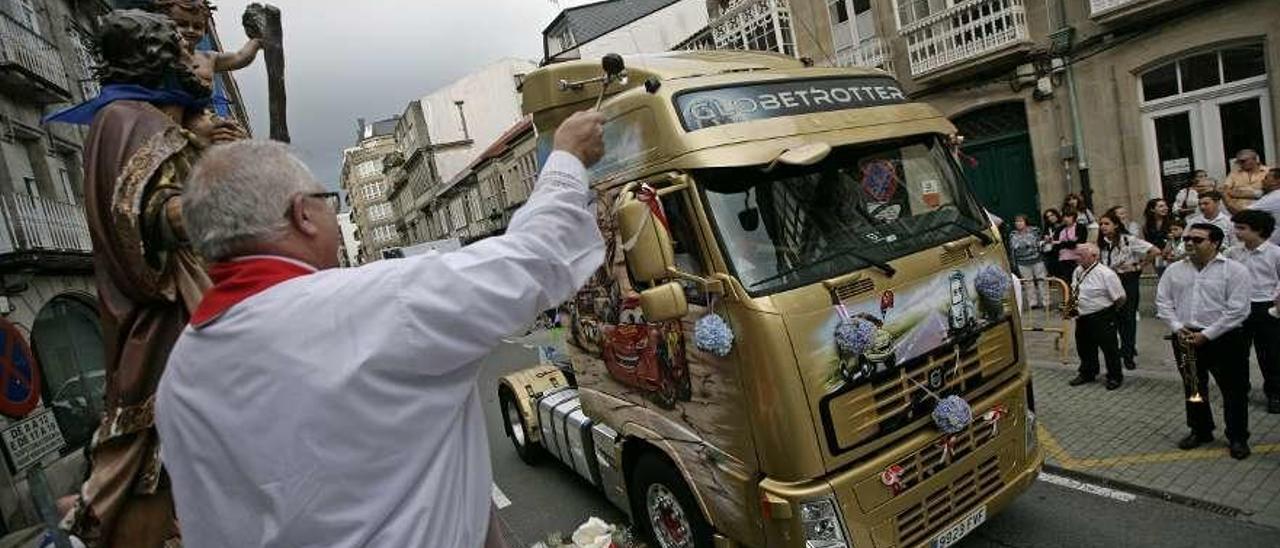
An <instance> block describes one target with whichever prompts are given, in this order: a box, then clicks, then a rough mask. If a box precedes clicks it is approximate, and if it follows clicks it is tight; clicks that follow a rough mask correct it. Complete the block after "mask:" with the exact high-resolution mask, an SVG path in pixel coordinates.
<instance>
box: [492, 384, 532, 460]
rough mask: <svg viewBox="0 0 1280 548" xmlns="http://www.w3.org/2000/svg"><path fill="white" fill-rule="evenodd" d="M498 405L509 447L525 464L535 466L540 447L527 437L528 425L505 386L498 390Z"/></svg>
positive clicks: (512, 395) (513, 397)
mask: <svg viewBox="0 0 1280 548" xmlns="http://www.w3.org/2000/svg"><path fill="white" fill-rule="evenodd" d="M498 405H499V406H500V407H501V409H502V427H503V429H504V430H506V432H507V438H509V439H510V440H511V445H514V446H515V448H516V454H517V455H519V456H520V460H522V461H524V463H525V464H528V465H530V466H532V465H534V464H537V463H538V457H540V456H541V451H540V450H541V447H539V446H538V445H537V443H536V442H534V441H533V439H532V438H530V437H529V425H528V424H527V423H525V421H524V414H523V413H521V412H520V406H519V405H517V404H516V397H515V395H514V394H512V393H511V389H509V388H507V387H505V386H503V387H502V388H499V389H498Z"/></svg>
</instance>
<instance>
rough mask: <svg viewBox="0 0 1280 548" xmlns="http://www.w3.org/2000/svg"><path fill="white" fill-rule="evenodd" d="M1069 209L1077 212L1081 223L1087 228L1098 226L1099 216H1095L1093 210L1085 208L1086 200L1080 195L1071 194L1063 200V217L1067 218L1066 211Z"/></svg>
mask: <svg viewBox="0 0 1280 548" xmlns="http://www.w3.org/2000/svg"><path fill="white" fill-rule="evenodd" d="M1068 209H1070V210H1071V211H1074V212H1076V214H1077V217H1078V219H1079V221H1080V222H1081V223H1084V225H1085V226H1086V227H1088V226H1090V225H1093V224H1097V222H1098V216H1097V215H1094V214H1093V211H1092V210H1090V209H1089V208H1087V207H1085V205H1084V198H1083V197H1081V196H1080V195H1079V194H1076V193H1074V192H1073V193H1071V194H1068V195H1067V197H1066V198H1063V200H1062V212H1063V213H1062V214H1063V216H1066V211H1067V210H1068Z"/></svg>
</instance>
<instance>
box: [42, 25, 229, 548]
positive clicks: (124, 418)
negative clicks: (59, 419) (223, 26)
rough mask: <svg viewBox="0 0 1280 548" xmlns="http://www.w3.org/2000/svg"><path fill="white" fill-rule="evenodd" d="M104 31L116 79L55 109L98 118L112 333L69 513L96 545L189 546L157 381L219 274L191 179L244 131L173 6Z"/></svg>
mask: <svg viewBox="0 0 1280 548" xmlns="http://www.w3.org/2000/svg"><path fill="white" fill-rule="evenodd" d="M96 40H97V45H98V47H97V50H98V53H99V56H100V62H101V65H100V66H99V67H98V69H97V72H98V78H99V80H100V82H101V84H102V93H101V94H100V95H99V96H98V97H96V98H94V99H91V100H89V101H87V102H85V103H83V104H80V105H77V106H74V107H71V108H69V109H67V110H64V111H62V112H59V113H56V114H53V115H51V116H50V117H49V118H47V121H57V122H69V123H80V124H89V133H88V136H87V137H86V139H85V144H84V154H85V162H84V175H85V177H84V181H85V214H86V216H87V218H88V221H89V230H90V236H91V237H92V240H93V250H94V253H93V259H94V276H95V277H96V283H97V290H98V306H99V312H100V315H101V322H102V330H103V338H104V341H105V345H106V349H105V350H106V352H105V358H106V360H105V361H106V375H107V376H106V378H107V381H106V394H105V400H106V401H105V413H104V416H103V418H102V422H101V423H100V424H99V426H98V430H97V432H96V433H95V434H94V437H93V442H92V444H91V446H90V473H89V478H88V479H87V480H86V481H85V483H84V484H83V485H82V486H81V489H80V493H79V495H78V496H77V497H76V500H75V502H74V504H73V508H72V510H71V511H70V512H69V513H68V514H67V517H66V519H65V520H64V527H67V528H68V529H70V530H71V531H72V532H73V533H74V534H76V535H77V536H79V537H80V538H81V539H82V540H84V541H85V542H86V543H88V544H89V545H90V546H107V547H130V548H134V547H137V548H159V547H162V546H175V545H177V543H180V536H179V533H178V528H177V520H176V517H175V515H174V510H173V500H172V497H171V495H170V492H169V487H168V482H167V480H165V479H164V470H163V468H162V466H161V463H160V453H159V440H158V439H157V434H156V429H155V417H154V413H155V410H154V395H155V389H156V386H157V384H158V383H159V381H160V376H161V374H162V373H163V372H164V367H165V363H166V361H167V360H168V357H169V351H170V350H171V348H172V347H173V344H174V342H175V341H176V340H177V338H178V335H179V334H180V333H181V332H182V329H183V328H184V327H185V326H186V324H187V322H188V319H189V317H190V312H191V311H192V310H193V309H194V308H195V306H196V305H197V304H198V303H199V301H200V299H201V297H202V296H203V293H204V291H205V290H206V289H207V288H208V287H209V285H210V282H209V278H208V277H207V275H206V274H205V269H204V264H203V261H202V260H201V259H200V257H198V256H197V255H196V254H195V253H194V252H193V251H192V249H191V247H190V246H189V245H188V243H187V236H186V231H185V230H184V225H183V220H182V193H183V184H184V182H185V181H186V179H187V175H188V174H189V172H190V171H191V169H192V166H193V165H194V164H195V161H196V160H197V158H198V157H199V156H200V154H201V153H202V151H203V150H204V149H205V148H206V147H207V146H208V145H209V144H211V143H217V142H223V141H228V140H233V139H239V138H243V137H244V134H243V130H241V129H240V127H239V125H238V124H236V123H235V122H232V121H229V120H221V119H217V118H213V117H211V115H210V114H209V111H208V105H209V102H210V96H211V89H210V87H209V86H208V85H207V80H205V79H202V78H200V77H199V76H198V75H197V74H196V73H195V72H196V71H195V69H194V67H195V65H196V63H195V62H194V60H193V58H192V53H191V50H190V49H189V48H187V47H184V43H183V39H182V37H181V36H180V35H179V31H178V27H177V26H176V25H175V24H174V22H173V21H172V20H170V19H169V18H168V17H165V16H162V15H158V14H154V13H148V12H145V11H140V10H121V11H114V12H111V13H110V14H108V15H106V16H104V17H103V19H102V21H101V27H100V29H99V31H98V35H97V37H96Z"/></svg>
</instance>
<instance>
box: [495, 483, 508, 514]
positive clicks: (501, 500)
mask: <svg viewBox="0 0 1280 548" xmlns="http://www.w3.org/2000/svg"><path fill="white" fill-rule="evenodd" d="M492 497H493V504H494V506H497V507H498V509H499V510H501V509H503V508H506V507H508V506H511V499H509V498H507V495H506V494H504V493H503V492H502V489H499V488H498V484H496V483H495V484H493V494H492Z"/></svg>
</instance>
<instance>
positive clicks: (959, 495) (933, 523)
mask: <svg viewBox="0 0 1280 548" xmlns="http://www.w3.org/2000/svg"><path fill="white" fill-rule="evenodd" d="M1003 486H1004V481H1003V480H1002V479H1001V477H1000V466H999V462H998V460H997V458H996V457H991V458H989V459H987V460H986V461H983V463H982V464H980V465H978V467H977V468H975V469H973V470H970V471H968V472H965V473H964V474H962V475H960V476H959V477H958V478H956V480H955V481H954V482H952V483H951V484H949V485H945V486H942V487H941V488H939V489H938V490H937V491H934V492H933V493H930V494H929V495H928V496H926V497H925V498H924V500H923V501H921V502H920V503H919V504H916V505H914V506H911V507H909V508H907V509H906V510H903V511H902V512H901V513H899V514H898V516H897V520H896V521H897V522H898V546H915V545H917V544H919V543H921V542H923V541H925V540H926V539H928V538H930V537H932V536H933V535H935V534H937V533H938V532H940V531H941V530H942V528H943V527H946V526H947V525H950V524H951V522H953V521H955V520H957V519H959V518H960V517H961V516H963V515H965V513H966V512H968V511H970V510H972V509H974V508H976V507H977V506H978V504H980V503H981V502H982V501H983V500H986V499H987V497H990V496H991V495H993V494H995V493H996V492H997V491H999V490H1000V489H1001V488H1002V487H1003Z"/></svg>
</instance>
